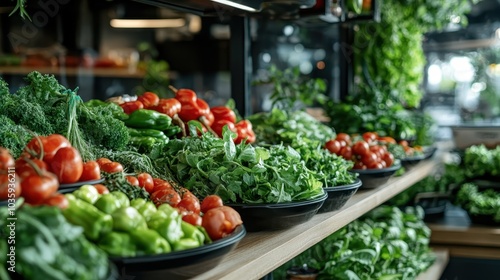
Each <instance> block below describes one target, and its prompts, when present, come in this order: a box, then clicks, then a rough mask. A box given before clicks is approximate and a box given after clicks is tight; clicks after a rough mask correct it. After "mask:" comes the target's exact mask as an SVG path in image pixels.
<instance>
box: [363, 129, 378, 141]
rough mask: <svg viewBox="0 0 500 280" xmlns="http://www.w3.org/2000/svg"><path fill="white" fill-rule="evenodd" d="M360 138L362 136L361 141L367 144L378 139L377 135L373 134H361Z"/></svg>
mask: <svg viewBox="0 0 500 280" xmlns="http://www.w3.org/2000/svg"><path fill="white" fill-rule="evenodd" d="M362 136H363V139H364V140H365V141H366V142H368V144H371V143H373V142H375V141H376V140H377V138H378V135H377V133H375V132H365V133H363V135H362Z"/></svg>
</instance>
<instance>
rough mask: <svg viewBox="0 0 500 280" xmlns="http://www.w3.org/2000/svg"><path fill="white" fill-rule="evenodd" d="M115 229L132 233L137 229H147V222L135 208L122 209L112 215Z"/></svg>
mask: <svg viewBox="0 0 500 280" xmlns="http://www.w3.org/2000/svg"><path fill="white" fill-rule="evenodd" d="M111 217H113V229H114V230H116V231H125V232H130V231H132V230H135V229H145V228H147V224H146V220H145V219H144V217H143V216H141V214H140V213H139V211H137V209H135V208H134V207H122V208H119V209H118V210H116V211H115V212H113V213H112V214H111Z"/></svg>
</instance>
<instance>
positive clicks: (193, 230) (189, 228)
mask: <svg viewBox="0 0 500 280" xmlns="http://www.w3.org/2000/svg"><path fill="white" fill-rule="evenodd" d="M181 229H182V232H183V233H184V236H183V238H192V239H194V240H197V241H198V242H199V244H200V245H202V244H204V243H205V235H204V234H203V232H201V231H200V230H199V229H198V227H196V226H194V225H192V224H190V223H188V222H185V221H181ZM200 245H198V246H200Z"/></svg>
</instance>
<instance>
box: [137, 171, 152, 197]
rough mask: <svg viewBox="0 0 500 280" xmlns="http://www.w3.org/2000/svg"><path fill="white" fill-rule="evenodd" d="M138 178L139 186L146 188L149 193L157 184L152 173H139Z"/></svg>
mask: <svg viewBox="0 0 500 280" xmlns="http://www.w3.org/2000/svg"><path fill="white" fill-rule="evenodd" d="M137 180H138V181H139V187H141V188H144V189H145V190H146V191H147V192H148V193H151V191H153V189H154V187H155V184H154V182H153V177H151V175H149V174H148V173H140V174H138V175H137Z"/></svg>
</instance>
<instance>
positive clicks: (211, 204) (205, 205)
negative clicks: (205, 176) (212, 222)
mask: <svg viewBox="0 0 500 280" xmlns="http://www.w3.org/2000/svg"><path fill="white" fill-rule="evenodd" d="M223 205H224V204H223V202H222V199H221V198H220V196H218V195H215V194H212V195H208V196H206V197H205V198H204V199H203V200H202V201H201V206H200V209H201V212H203V213H205V212H207V211H208V210H210V209H212V208H217V207H219V206H223Z"/></svg>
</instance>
